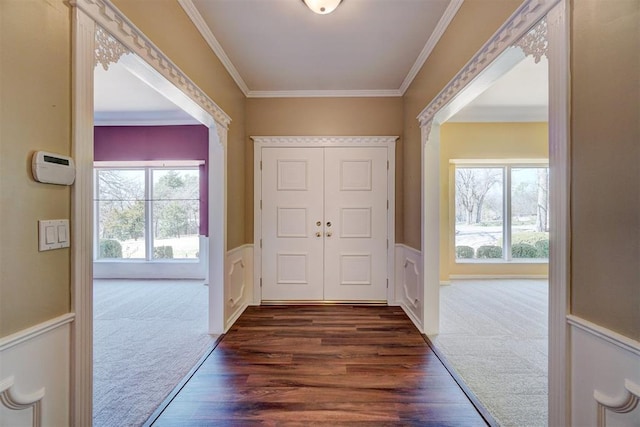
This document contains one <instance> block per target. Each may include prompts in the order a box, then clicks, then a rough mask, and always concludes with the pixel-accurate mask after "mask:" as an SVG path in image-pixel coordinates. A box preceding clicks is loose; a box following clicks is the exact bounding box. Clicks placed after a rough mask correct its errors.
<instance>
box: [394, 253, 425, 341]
mask: <svg viewBox="0 0 640 427" xmlns="http://www.w3.org/2000/svg"><path fill="white" fill-rule="evenodd" d="M395 259H396V268H395V274H396V277H395V279H396V280H395V282H396V283H395V285H396V289H395V295H396V304H398V305H399V306H401V307H402V309H403V310H404V311H405V312H406V313H407V316H409V318H410V319H411V321H412V322H413V323H414V324H415V325H416V327H417V328H418V329H419V330H420V331H421V332H422V330H423V318H422V312H423V308H422V307H423V301H424V285H423V275H422V254H421V253H420V251H418V250H415V249H413V248H410V247H408V246H405V245H402V244H398V245H396V258H395Z"/></svg>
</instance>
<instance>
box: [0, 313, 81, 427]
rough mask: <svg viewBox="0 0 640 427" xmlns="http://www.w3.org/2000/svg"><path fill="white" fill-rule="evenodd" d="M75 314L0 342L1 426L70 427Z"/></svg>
mask: <svg viewBox="0 0 640 427" xmlns="http://www.w3.org/2000/svg"><path fill="white" fill-rule="evenodd" d="M73 319H74V315H73V314H65V315H62V316H60V317H57V318H55V319H51V320H49V321H47V322H44V323H41V324H39V325H36V326H34V327H31V328H28V329H25V330H23V331H20V332H17V333H15V334H12V335H9V336H7V337H5V338H2V339H0V425H2V426H11V427H18V426H33V427H39V426H66V425H69V384H70V369H69V352H70V336H71V334H70V329H71V328H70V326H69V324H70V323H71V322H72V321H73Z"/></svg>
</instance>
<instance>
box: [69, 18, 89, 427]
mask: <svg viewBox="0 0 640 427" xmlns="http://www.w3.org/2000/svg"><path fill="white" fill-rule="evenodd" d="M72 20H73V25H72V28H73V35H72V43H73V51H72V52H73V58H72V61H73V62H72V73H71V74H72V77H73V93H72V97H73V98H72V99H73V104H72V120H73V136H72V150H71V151H72V155H73V158H74V160H75V164H76V180H75V184H74V185H73V186H72V187H71V204H72V206H71V227H72V231H71V239H72V244H71V251H72V257H71V259H72V268H71V310H72V311H73V312H75V314H76V318H75V321H74V322H73V323H72V328H71V334H72V336H71V393H70V394H71V396H70V402H71V408H70V412H71V417H70V420H71V425H72V426H91V423H92V418H93V310H92V307H93V203H92V200H93V64H94V55H95V22H94V21H93V19H91V18H90V17H89V16H87V15H86V14H85V13H84V12H83V11H82V10H80V9H79V8H77V7H73V9H72Z"/></svg>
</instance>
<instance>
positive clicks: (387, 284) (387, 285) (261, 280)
mask: <svg viewBox="0 0 640 427" xmlns="http://www.w3.org/2000/svg"><path fill="white" fill-rule="evenodd" d="M260 287H262V277H261V278H260ZM387 287H389V284H387Z"/></svg>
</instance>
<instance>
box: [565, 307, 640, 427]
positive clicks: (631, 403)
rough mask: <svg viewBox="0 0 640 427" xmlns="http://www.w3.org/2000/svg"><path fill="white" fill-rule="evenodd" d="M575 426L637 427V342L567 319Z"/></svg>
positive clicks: (639, 387)
mask: <svg viewBox="0 0 640 427" xmlns="http://www.w3.org/2000/svg"><path fill="white" fill-rule="evenodd" d="M568 322H569V324H570V325H571V359H572V360H571V378H572V381H571V407H572V411H571V412H572V419H571V421H572V424H573V425H575V426H598V427H605V426H606V427H618V426H629V427H630V426H636V427H637V426H640V405H638V400H639V399H640V396H638V394H640V342H638V341H635V340H632V339H629V338H627V337H624V336H622V335H620V334H617V333H616V332H613V331H611V330H608V329H605V328H603V327H601V326H599V325H595V324H593V323H591V322H588V321H586V320H584V319H581V318H579V317H576V316H568Z"/></svg>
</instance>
